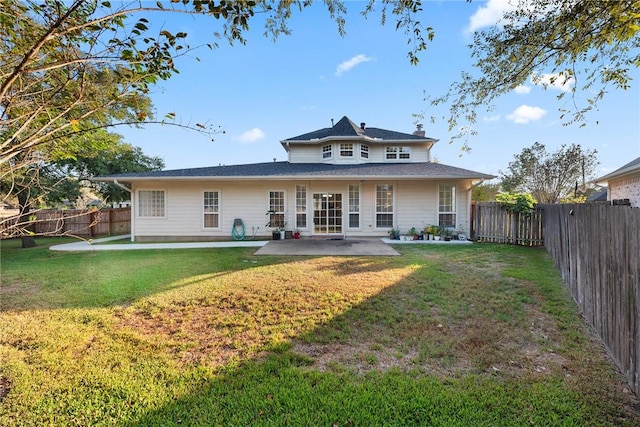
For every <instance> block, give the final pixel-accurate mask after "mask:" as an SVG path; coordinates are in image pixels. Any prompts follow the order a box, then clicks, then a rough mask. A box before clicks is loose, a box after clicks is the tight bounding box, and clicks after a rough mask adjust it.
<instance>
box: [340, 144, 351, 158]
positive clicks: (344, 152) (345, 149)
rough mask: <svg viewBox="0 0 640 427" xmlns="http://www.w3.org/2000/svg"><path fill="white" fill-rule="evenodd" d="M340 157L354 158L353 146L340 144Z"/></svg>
mask: <svg viewBox="0 0 640 427" xmlns="http://www.w3.org/2000/svg"><path fill="white" fill-rule="evenodd" d="M340 157H353V144H351V143H343V144H340Z"/></svg>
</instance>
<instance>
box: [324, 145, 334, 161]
mask: <svg viewBox="0 0 640 427" xmlns="http://www.w3.org/2000/svg"><path fill="white" fill-rule="evenodd" d="M332 157H333V153H332V152H331V144H329V145H325V146H323V147H322V158H323V159H330V158H332Z"/></svg>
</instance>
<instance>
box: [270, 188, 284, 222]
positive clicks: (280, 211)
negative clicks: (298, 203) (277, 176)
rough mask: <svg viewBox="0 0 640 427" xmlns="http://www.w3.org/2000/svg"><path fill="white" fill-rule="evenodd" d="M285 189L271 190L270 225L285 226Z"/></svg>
mask: <svg viewBox="0 0 640 427" xmlns="http://www.w3.org/2000/svg"><path fill="white" fill-rule="evenodd" d="M284 196H285V195H284V191H269V226H270V227H272V228H284V226H285V225H286V224H285V218H284V215H285V211H284V207H285V199H284Z"/></svg>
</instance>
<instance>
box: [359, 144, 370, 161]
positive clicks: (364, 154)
mask: <svg viewBox="0 0 640 427" xmlns="http://www.w3.org/2000/svg"><path fill="white" fill-rule="evenodd" d="M360 158H361V159H368V158H369V146H368V145H366V144H360Z"/></svg>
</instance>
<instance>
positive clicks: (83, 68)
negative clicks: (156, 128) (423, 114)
mask: <svg viewBox="0 0 640 427" xmlns="http://www.w3.org/2000/svg"><path fill="white" fill-rule="evenodd" d="M324 3H325V5H326V7H327V11H328V13H329V15H330V16H331V18H332V19H334V21H335V22H336V24H337V28H338V31H339V32H340V33H341V34H342V33H344V23H345V21H344V14H345V12H346V8H345V5H344V3H343V2H342V1H340V0H325V1H324ZM311 4H312V2H311V1H308V0H294V1H290V2H277V3H275V4H274V3H273V2H270V1H267V0H256V1H251V0H250V1H222V0H220V1H218V2H216V1H214V0H192V1H189V0H182V1H181V0H172V1H171V3H167V2H155V3H151V2H137V3H136V2H131V3H119V4H118V5H117V6H115V7H114V6H112V5H111V4H110V2H109V1H102V2H98V1H97V0H73V1H70V2H64V1H61V0H47V1H33V0H29V1H17V0H0V34H2V37H0V179H2V180H3V181H6V180H7V179H9V180H10V181H11V184H10V185H8V186H7V188H8V189H9V190H8V191H4V193H5V194H6V196H7V197H14V196H16V191H15V190H16V189H20V188H22V189H23V190H25V191H19V192H18V200H19V203H20V208H21V215H22V218H21V221H20V222H24V220H26V219H27V218H28V216H29V213H30V210H29V209H30V208H29V206H30V203H29V197H31V195H32V191H31V190H33V189H39V190H43V189H44V188H43V185H41V184H42V183H40V181H39V180H40V177H41V175H40V171H41V170H42V167H41V166H42V164H43V163H44V164H51V161H52V160H53V157H54V156H56V155H57V156H66V157H67V158H69V159H74V158H76V157H77V156H78V155H79V153H78V151H82V150H83V149H84V148H85V147H83V146H77V145H74V142H73V141H78V139H77V138H76V137H79V136H81V135H83V134H88V135H89V134H91V133H92V132H94V131H96V130H99V129H105V128H110V127H114V126H120V125H136V124H143V123H144V124H149V123H157V124H164V125H172V126H180V127H185V128H188V129H191V130H196V131H198V132H202V133H204V134H206V135H208V136H213V135H215V134H216V133H217V132H218V130H217V128H215V127H212V126H209V125H206V124H202V123H181V122H179V121H176V120H175V118H176V114H175V113H174V112H168V113H167V114H166V115H164V116H163V118H161V119H158V118H155V117H154V116H153V115H152V114H151V104H150V102H149V99H148V97H147V95H148V93H149V90H150V88H151V87H152V86H153V85H154V84H156V83H157V82H159V81H161V80H165V79H168V78H170V77H171V76H172V75H174V74H175V73H177V72H178V70H177V68H176V59H177V58H178V57H180V56H182V55H185V54H186V53H189V52H192V51H193V50H194V48H192V47H190V46H189V45H188V44H187V43H186V36H187V34H186V33H184V32H172V31H170V29H169V28H164V27H163V28H159V29H155V30H154V29H153V28H152V27H153V26H152V23H151V22H150V21H149V19H148V18H147V17H146V16H149V15H150V14H151V13H152V12H153V13H155V12H158V13H173V14H176V13H181V14H193V15H207V16H210V17H212V18H215V19H212V26H213V23H214V22H215V23H216V24H215V25H217V27H218V29H219V30H220V31H219V32H216V33H215V34H216V40H212V43H210V44H209V45H208V46H209V47H210V48H214V47H215V46H216V41H217V40H226V41H228V42H230V43H234V42H239V43H246V39H245V38H244V33H245V32H246V31H247V30H248V29H249V21H250V19H252V18H253V17H254V16H255V15H256V14H260V15H262V16H263V17H264V25H265V27H264V28H265V35H266V36H271V37H273V38H274V39H275V38H277V37H278V36H279V35H281V34H289V33H290V30H289V28H288V27H287V21H288V19H289V18H290V17H291V15H292V12H293V11H294V10H296V9H298V10H302V9H304V8H305V7H308V6H310V5H311ZM376 9H377V10H380V13H381V21H382V23H383V24H384V22H385V21H386V19H387V16H388V14H391V15H394V16H396V17H397V22H396V28H398V29H402V30H404V31H405V33H406V34H408V35H409V42H410V43H411V44H412V48H411V50H410V52H409V58H410V60H411V62H412V63H416V62H417V61H418V59H417V56H416V54H417V52H419V51H421V50H424V49H425V48H426V41H425V39H424V38H423V36H422V34H423V30H424V31H426V33H427V38H428V39H431V38H432V37H433V32H432V30H431V29H430V28H423V27H422V26H421V24H420V22H419V21H417V20H416V19H415V16H416V14H417V13H418V12H419V11H420V10H421V4H420V2H419V1H406V0H383V1H381V2H375V1H374V0H370V1H369V3H368V4H367V5H366V7H365V10H364V12H363V13H364V14H368V13H371V12H372V11H374V10H376ZM136 18H137V19H136ZM25 197H26V198H25Z"/></svg>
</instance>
